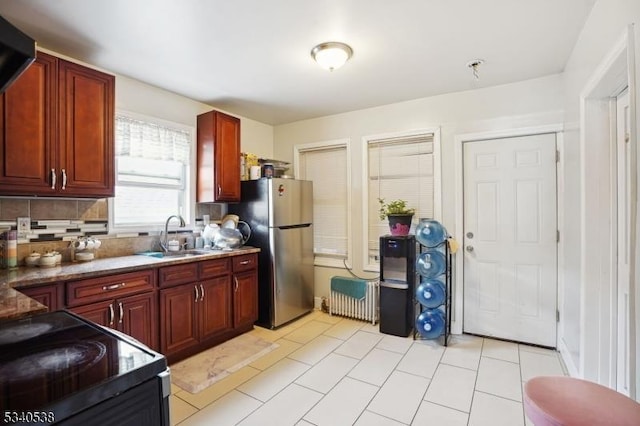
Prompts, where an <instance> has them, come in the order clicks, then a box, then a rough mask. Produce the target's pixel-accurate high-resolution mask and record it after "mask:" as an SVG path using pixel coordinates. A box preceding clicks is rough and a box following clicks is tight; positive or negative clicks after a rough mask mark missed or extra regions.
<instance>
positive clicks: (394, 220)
mask: <svg viewBox="0 0 640 426" xmlns="http://www.w3.org/2000/svg"><path fill="white" fill-rule="evenodd" d="M412 218H413V215H412V214H390V215H388V216H387V219H389V230H390V231H391V235H393V236H395V237H398V236H403V235H409V230H410V229H411V219H412Z"/></svg>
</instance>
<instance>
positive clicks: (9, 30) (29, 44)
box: [0, 16, 36, 93]
mask: <svg viewBox="0 0 640 426" xmlns="http://www.w3.org/2000/svg"><path fill="white" fill-rule="evenodd" d="M35 58H36V42H35V41H34V40H33V39H32V38H31V37H29V36H28V35H26V34H25V33H23V32H22V31H20V30H19V29H17V28H16V27H14V26H13V25H11V24H10V23H9V22H8V21H7V20H6V19H4V18H3V17H2V16H0V93H4V91H5V90H7V88H8V87H9V86H10V85H11V83H13V82H14V81H15V80H16V78H18V77H19V76H20V74H22V72H23V71H24V70H26V69H27V67H28V66H29V65H31V62H33V61H34V59H35Z"/></svg>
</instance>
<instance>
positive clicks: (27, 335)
mask: <svg viewBox="0 0 640 426" xmlns="http://www.w3.org/2000/svg"><path fill="white" fill-rule="evenodd" d="M53 326H54V325H53V324H48V323H35V324H31V323H26V324H17V325H15V326H13V327H9V328H3V329H0V345H7V344H9V343H18V342H21V341H23V340H27V339H31V338H33V337H36V336H40V335H41V334H44V333H46V332H48V331H49V330H51V329H52V328H53Z"/></svg>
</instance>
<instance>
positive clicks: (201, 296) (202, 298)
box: [200, 284, 204, 302]
mask: <svg viewBox="0 0 640 426" xmlns="http://www.w3.org/2000/svg"><path fill="white" fill-rule="evenodd" d="M200 293H202V294H201V295H200V301H201V302H202V301H203V300H204V287H203V286H202V284H200Z"/></svg>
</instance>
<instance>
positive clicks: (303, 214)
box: [268, 179, 313, 227]
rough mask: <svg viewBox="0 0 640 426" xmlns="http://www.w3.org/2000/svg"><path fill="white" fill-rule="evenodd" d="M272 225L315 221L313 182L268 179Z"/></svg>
mask: <svg viewBox="0 0 640 426" xmlns="http://www.w3.org/2000/svg"><path fill="white" fill-rule="evenodd" d="M268 183H269V198H270V200H271V206H270V207H271V209H272V211H271V217H270V223H269V225H270V226H272V227H281V226H290V225H299V224H306V223H313V183H312V182H311V181H308V180H294V179H268Z"/></svg>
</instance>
